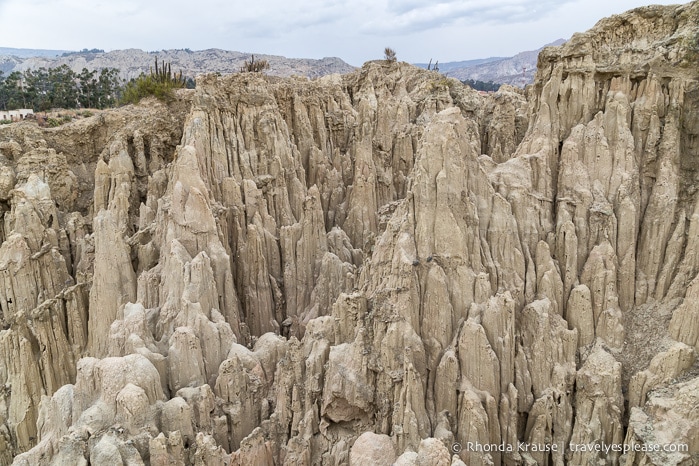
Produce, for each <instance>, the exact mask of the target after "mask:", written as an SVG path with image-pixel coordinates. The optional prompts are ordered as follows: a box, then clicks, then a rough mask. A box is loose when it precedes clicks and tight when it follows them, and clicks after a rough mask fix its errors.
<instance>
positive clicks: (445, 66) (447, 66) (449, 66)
mask: <svg viewBox="0 0 699 466" xmlns="http://www.w3.org/2000/svg"><path fill="white" fill-rule="evenodd" d="M506 58H507V57H490V58H476V59H475V60H464V61H450V62H446V63H439V71H441V72H443V73H444V72H448V71H453V70H455V69H459V68H467V67H469V66H476V65H483V64H485V63H492V62H494V61H499V60H504V59H506ZM435 64H436V62H432V66H434V65H435ZM413 65H415V66H419V67H420V68H425V69H427V65H429V63H413Z"/></svg>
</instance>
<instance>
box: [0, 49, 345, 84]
mask: <svg viewBox="0 0 699 466" xmlns="http://www.w3.org/2000/svg"><path fill="white" fill-rule="evenodd" d="M250 56H251V55H250V54H248V53H241V52H234V51H227V50H219V49H208V50H198V51H191V50H161V51H159V52H144V51H143V50H138V49H127V50H113V51H111V52H105V53H91V52H85V53H83V52H73V53H70V54H69V55H67V56H60V57H55V58H49V57H32V58H25V59H20V60H17V59H15V58H13V59H12V60H11V61H14V66H13V67H12V68H8V65H5V68H6V69H5V70H4V71H5V72H6V74H7V72H9V71H14V70H16V71H24V70H27V69H37V68H41V67H45V68H52V67H57V66H61V65H68V66H69V67H70V68H71V69H72V70H73V71H75V72H76V73H79V72H80V71H81V70H82V69H83V68H87V69H88V70H90V71H92V70H95V69H97V70H99V69H102V68H117V69H119V70H120V71H121V78H122V79H127V80H128V79H131V78H135V77H137V76H138V75H139V74H141V73H144V72H145V73H148V71H149V70H150V68H151V67H153V63H154V61H155V59H156V57H157V58H158V59H159V60H165V61H166V62H170V63H171V64H172V69H173V71H175V70H177V71H180V70H181V71H182V72H183V73H184V74H185V75H186V76H190V77H194V76H197V75H198V74H202V73H221V74H229V73H235V72H238V71H239V70H240V67H241V66H242V65H243V63H244V62H245V61H246V60H249V59H250ZM255 58H256V59H265V60H267V61H268V62H269V64H270V69H269V71H268V72H267V74H269V75H272V76H293V75H298V76H307V77H310V78H314V77H318V76H324V75H327V74H333V73H348V72H350V71H352V70H354V67H353V66H350V65H348V64H347V63H345V62H344V61H342V60H341V59H339V58H333V57H330V58H323V59H321V60H314V59H306V58H286V57H281V56H276V55H263V54H260V55H257V54H255ZM3 60H5V62H7V61H8V59H7V58H4V59H3V58H2V57H0V64H1V63H3ZM0 66H2V65H0ZM0 69H1V68H0Z"/></svg>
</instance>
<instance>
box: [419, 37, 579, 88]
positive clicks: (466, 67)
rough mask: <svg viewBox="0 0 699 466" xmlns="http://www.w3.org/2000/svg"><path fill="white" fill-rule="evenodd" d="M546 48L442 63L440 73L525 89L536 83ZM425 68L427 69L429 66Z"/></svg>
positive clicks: (560, 42) (556, 43) (462, 78)
mask: <svg viewBox="0 0 699 466" xmlns="http://www.w3.org/2000/svg"><path fill="white" fill-rule="evenodd" d="M565 42H566V41H565V40H563V39H558V40H557V41H555V42H551V43H550V44H546V45H544V47H549V46H553V45H561V44H563V43H565ZM544 47H541V48H539V49H537V50H530V51H526V52H520V53H518V54H517V55H515V56H513V57H493V58H484V59H480V60H467V61H459V62H448V63H440V64H439V71H441V72H442V73H444V74H445V75H447V76H449V77H452V78H457V79H460V80H462V81H463V80H466V79H474V80H478V81H485V82H489V81H492V82H494V83H499V84H511V85H513V86H517V87H524V86H526V85H527V84H530V83H532V82H534V75H535V74H536V61H537V57H538V56H539V52H540V51H541V50H542V49H543V48H544ZM417 66H422V64H417ZM424 67H425V68H426V67H427V65H425V66H424Z"/></svg>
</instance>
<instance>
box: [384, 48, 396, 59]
mask: <svg viewBox="0 0 699 466" xmlns="http://www.w3.org/2000/svg"><path fill="white" fill-rule="evenodd" d="M383 58H384V60H386V61H387V62H389V63H395V62H396V51H395V50H393V49H392V48H391V47H386V48H385V49H383Z"/></svg>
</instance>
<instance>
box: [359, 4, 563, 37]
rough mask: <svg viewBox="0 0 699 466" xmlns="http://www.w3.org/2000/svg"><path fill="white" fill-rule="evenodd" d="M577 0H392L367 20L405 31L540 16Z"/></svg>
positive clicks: (373, 28) (367, 27)
mask: <svg viewBox="0 0 699 466" xmlns="http://www.w3.org/2000/svg"><path fill="white" fill-rule="evenodd" d="M572 1H574V0H545V1H540V0H539V1H537V0H501V1H497V2H496V1H492V0H450V1H441V2H437V3H434V2H430V1H425V0H410V1H409V2H407V3H406V2H401V1H398V0H389V2H388V9H387V11H386V15H385V17H383V18H376V19H372V20H370V21H368V22H367V23H365V24H364V26H363V28H362V29H363V30H364V31H366V32H374V33H380V32H384V33H393V34H402V33H410V32H417V31H424V30H428V29H433V28H437V27H444V26H447V25H450V24H455V23H457V22H464V23H467V24H477V23H482V22H484V21H485V22H489V23H492V24H495V25H497V24H507V23H515V22H521V21H527V20H531V19H535V18H538V17H540V16H541V15H542V13H543V12H547V13H550V12H551V11H553V10H556V9H558V8H560V7H561V6H563V5H564V4H565V3H569V2H572Z"/></svg>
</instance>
